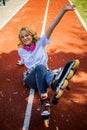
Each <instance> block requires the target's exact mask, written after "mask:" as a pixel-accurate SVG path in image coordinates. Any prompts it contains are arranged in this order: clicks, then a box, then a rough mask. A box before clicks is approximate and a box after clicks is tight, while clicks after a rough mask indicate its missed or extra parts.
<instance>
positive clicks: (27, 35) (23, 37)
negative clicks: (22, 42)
mask: <svg viewBox="0 0 87 130" xmlns="http://www.w3.org/2000/svg"><path fill="white" fill-rule="evenodd" d="M28 36H29V35H28V34H26V35H25V36H21V38H22V39H23V38H24V37H28Z"/></svg>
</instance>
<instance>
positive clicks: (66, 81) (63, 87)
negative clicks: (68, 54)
mask: <svg viewBox="0 0 87 130" xmlns="http://www.w3.org/2000/svg"><path fill="white" fill-rule="evenodd" d="M67 86H68V80H65V81H64V84H63V85H62V87H61V88H62V89H65V88H66V87H67Z"/></svg>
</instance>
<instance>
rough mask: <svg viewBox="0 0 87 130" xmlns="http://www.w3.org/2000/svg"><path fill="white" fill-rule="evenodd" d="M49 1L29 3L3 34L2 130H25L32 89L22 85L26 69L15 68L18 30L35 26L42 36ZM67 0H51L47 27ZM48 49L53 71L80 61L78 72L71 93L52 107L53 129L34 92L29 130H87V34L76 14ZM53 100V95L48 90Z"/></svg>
mask: <svg viewBox="0 0 87 130" xmlns="http://www.w3.org/2000/svg"><path fill="white" fill-rule="evenodd" d="M46 4H47V0H42V1H38V0H34V1H32V0H29V1H28V2H27V3H26V4H25V5H24V6H23V8H22V9H20V11H19V12H18V13H17V14H16V15H15V16H14V17H13V18H12V19H11V20H10V21H9V22H8V23H7V24H6V26H4V28H3V29H2V30H1V32H0V37H1V39H0V130H21V129H22V127H23V122H24V117H25V112H26V106H27V98H28V94H29V89H28V88H27V87H24V86H23V84H22V73H23V72H24V71H25V70H26V68H25V67H24V66H22V67H18V66H17V65H16V62H17V60H18V59H19V56H18V53H17V44H18V42H19V41H18V31H19V29H20V27H22V26H26V25H27V26H32V27H33V28H34V29H35V30H37V32H38V34H39V35H40V34H41V30H42V24H43V19H44V14H45V9H46ZM65 4H69V3H68V1H67V0H61V1H60V0H50V4H49V10H48V16H47V21H46V28H47V27H48V25H49V24H50V22H51V21H52V20H53V19H54V18H55V16H56V15H57V14H58V13H59V12H60V10H61V9H62V7H63V6H64V5H65ZM51 40H52V44H50V45H49V46H47V51H48V55H49V62H48V65H49V67H50V68H51V69H54V68H56V67H60V66H63V65H64V64H65V63H66V62H67V61H68V60H71V59H76V58H78V59H79V60H80V62H81V64H80V67H79V69H78V72H77V73H76V75H75V76H74V77H73V79H72V80H71V82H70V83H69V84H70V87H71V91H70V92H67V91H65V92H64V94H63V97H62V98H61V99H60V101H59V103H58V104H57V105H56V106H55V105H52V106H51V113H52V114H51V117H50V126H49V128H45V126H44V124H43V120H42V118H41V117H40V113H39V112H37V110H36V109H37V107H38V106H39V105H40V103H39V95H38V93H37V92H35V96H34V101H33V108H32V113H31V119H30V126H29V130H45V129H48V130H65V129H66V130H86V129H87V122H86V121H87V89H86V86H87V82H86V81H87V69H86V63H87V45H86V44H87V33H86V31H85V30H84V28H83V26H82V24H81V22H80V21H79V19H78V17H77V16H76V14H75V12H67V13H66V14H65V15H64V17H63V18H62V20H61V22H60V23H59V25H58V26H57V27H56V29H55V30H54V32H53V34H52V36H51ZM49 95H50V97H52V95H53V92H52V91H51V90H49Z"/></svg>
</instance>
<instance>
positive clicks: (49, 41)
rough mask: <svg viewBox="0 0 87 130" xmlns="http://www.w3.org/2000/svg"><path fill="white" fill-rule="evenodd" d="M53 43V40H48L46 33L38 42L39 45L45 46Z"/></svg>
mask: <svg viewBox="0 0 87 130" xmlns="http://www.w3.org/2000/svg"><path fill="white" fill-rule="evenodd" d="M49 43H51V40H50V39H48V38H47V36H46V34H45V33H44V34H43V35H42V36H41V38H40V39H39V40H38V44H39V45H43V46H45V45H46V44H49Z"/></svg>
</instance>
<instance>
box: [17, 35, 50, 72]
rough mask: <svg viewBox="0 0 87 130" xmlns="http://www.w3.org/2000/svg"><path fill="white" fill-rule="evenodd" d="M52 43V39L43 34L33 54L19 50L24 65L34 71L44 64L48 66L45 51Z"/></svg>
mask: <svg viewBox="0 0 87 130" xmlns="http://www.w3.org/2000/svg"><path fill="white" fill-rule="evenodd" d="M49 43H50V39H47V37H46V35H45V34H43V35H42V36H41V38H40V39H39V40H38V41H37V42H36V48H35V50H34V51H33V52H31V51H27V50H25V49H23V48H18V54H19V56H20V57H21V61H22V63H23V64H24V65H25V66H26V67H27V68H28V69H29V70H32V69H34V68H35V67H36V66H37V65H40V64H43V65H45V66H47V61H48V56H47V52H46V49H45V45H46V44H49Z"/></svg>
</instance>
